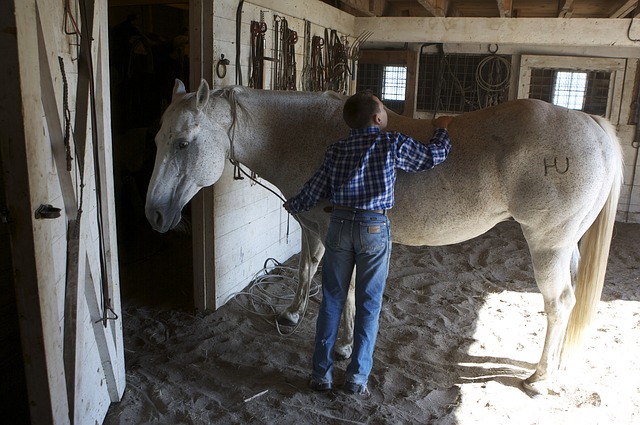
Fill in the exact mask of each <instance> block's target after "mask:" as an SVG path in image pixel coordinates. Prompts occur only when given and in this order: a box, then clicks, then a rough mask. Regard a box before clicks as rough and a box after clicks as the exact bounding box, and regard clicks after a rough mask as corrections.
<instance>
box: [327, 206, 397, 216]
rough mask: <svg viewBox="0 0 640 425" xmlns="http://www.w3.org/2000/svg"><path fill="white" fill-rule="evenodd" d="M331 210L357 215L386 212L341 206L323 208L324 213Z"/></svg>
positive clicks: (383, 212)
mask: <svg viewBox="0 0 640 425" xmlns="http://www.w3.org/2000/svg"><path fill="white" fill-rule="evenodd" d="M333 210H341V211H354V212H359V213H375V214H385V213H386V210H363V209H361V208H353V207H344V206H342V205H333V206H330V207H325V208H324V211H325V212H327V213H330V212H331V211H333Z"/></svg>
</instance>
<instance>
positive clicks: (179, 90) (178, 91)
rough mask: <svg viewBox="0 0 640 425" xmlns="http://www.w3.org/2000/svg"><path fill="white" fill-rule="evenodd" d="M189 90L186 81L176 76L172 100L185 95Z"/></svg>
mask: <svg viewBox="0 0 640 425" xmlns="http://www.w3.org/2000/svg"><path fill="white" fill-rule="evenodd" d="M186 93H187V91H186V90H185V88H184V83H183V82H182V81H180V80H178V79H177V78H176V82H175V83H174V85H173V94H172V95H171V102H174V101H175V100H176V99H178V98H180V97H182V96H184V95H185V94H186Z"/></svg>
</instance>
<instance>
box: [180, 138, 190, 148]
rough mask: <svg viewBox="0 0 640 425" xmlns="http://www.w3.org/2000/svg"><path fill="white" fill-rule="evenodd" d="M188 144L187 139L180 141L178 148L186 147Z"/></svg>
mask: <svg viewBox="0 0 640 425" xmlns="http://www.w3.org/2000/svg"><path fill="white" fill-rule="evenodd" d="M187 146H189V142H188V141H186V140H182V141H180V142H178V149H185V148H186V147H187Z"/></svg>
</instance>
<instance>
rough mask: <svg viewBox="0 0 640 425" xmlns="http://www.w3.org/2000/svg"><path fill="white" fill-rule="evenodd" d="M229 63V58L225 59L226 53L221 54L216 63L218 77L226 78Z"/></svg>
mask: <svg viewBox="0 0 640 425" xmlns="http://www.w3.org/2000/svg"><path fill="white" fill-rule="evenodd" d="M229 63H230V62H229V59H225V57H224V55H220V59H218V63H216V75H217V76H218V78H224V77H225V76H226V75H227V65H229Z"/></svg>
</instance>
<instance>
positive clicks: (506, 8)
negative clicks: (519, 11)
mask: <svg viewBox="0 0 640 425" xmlns="http://www.w3.org/2000/svg"><path fill="white" fill-rule="evenodd" d="M496 2H497V3H498V12H499V13H500V17H501V18H510V17H511V12H512V10H513V0H496Z"/></svg>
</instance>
